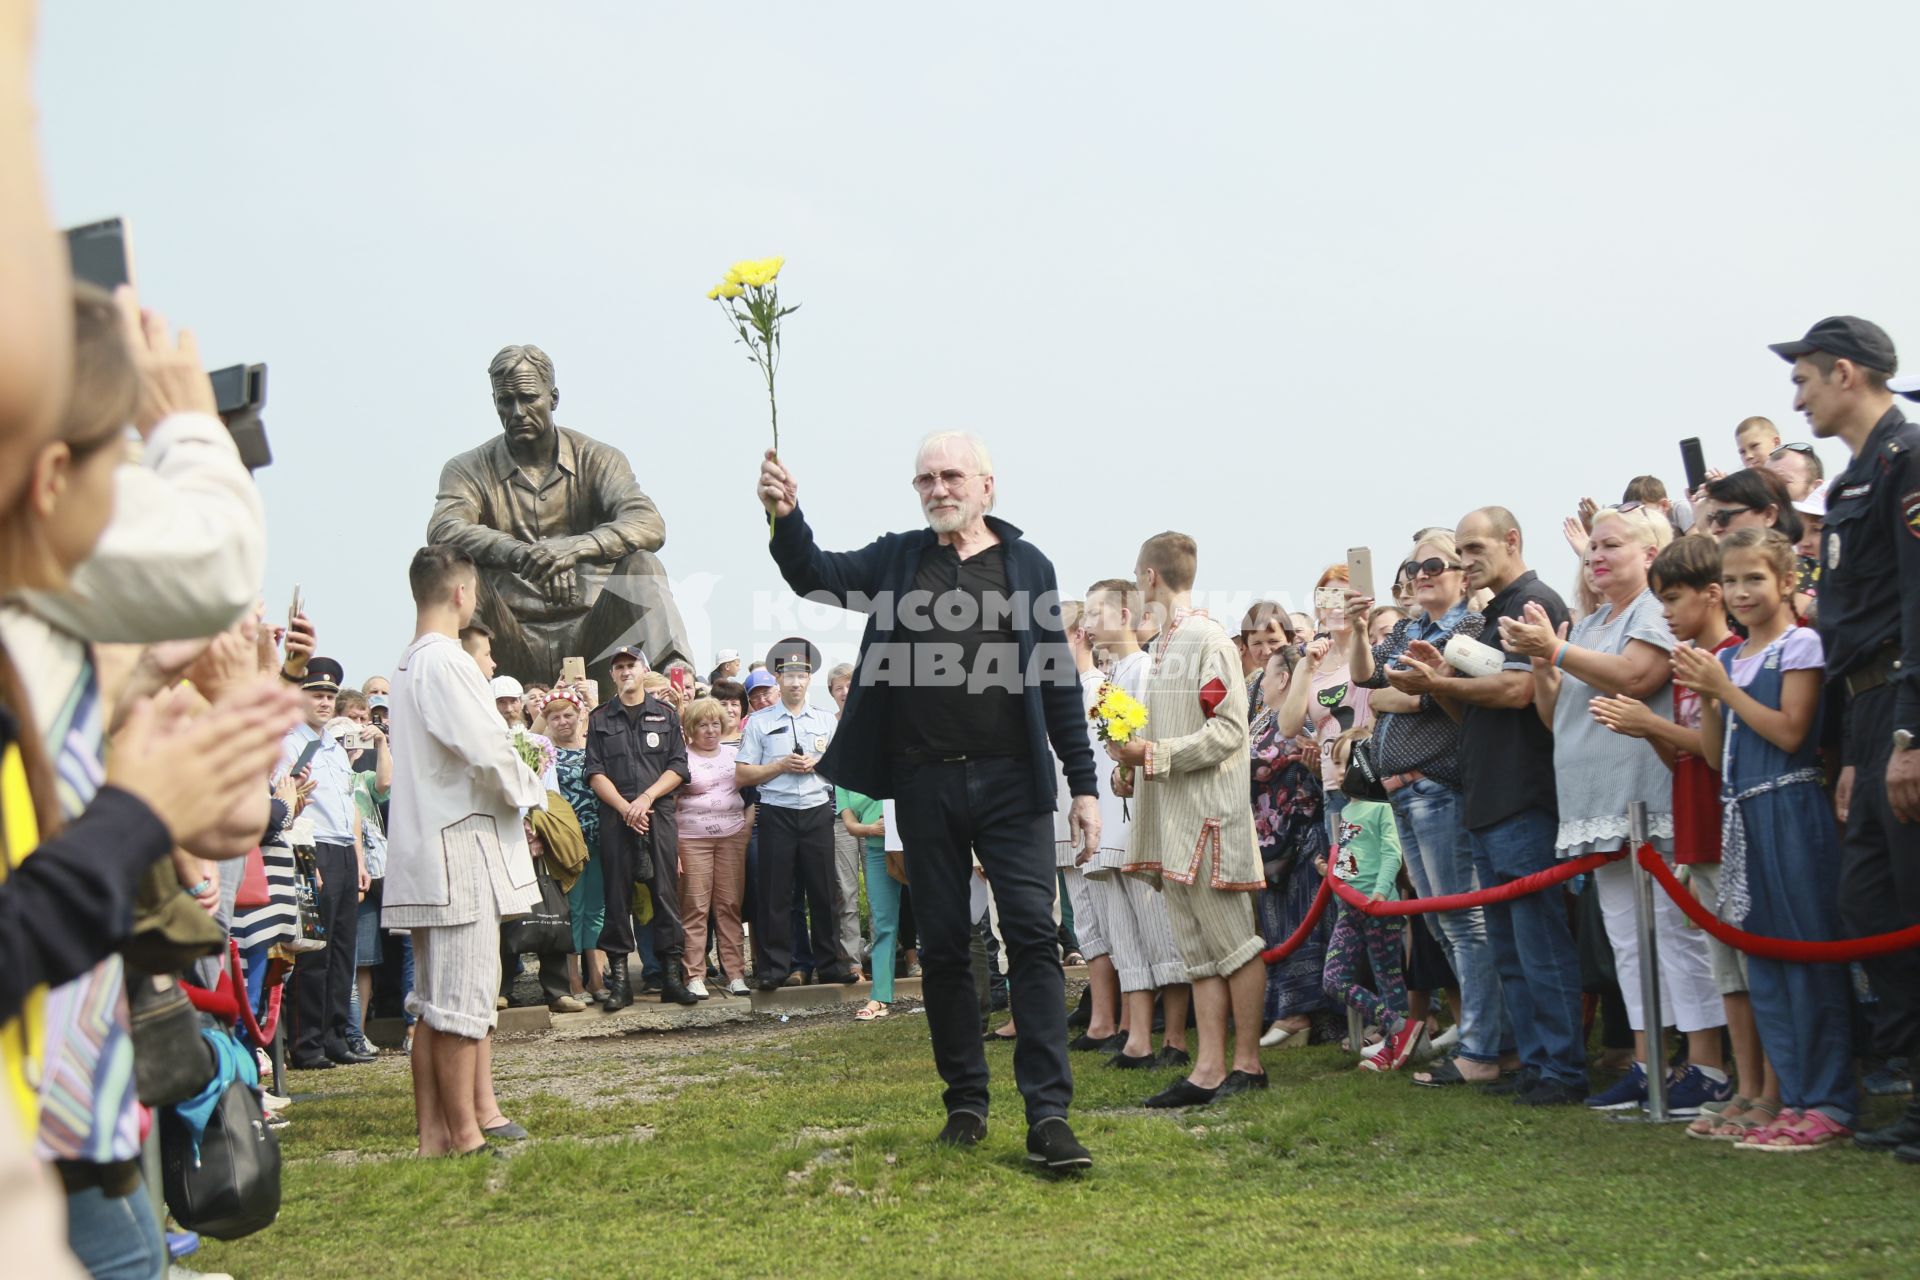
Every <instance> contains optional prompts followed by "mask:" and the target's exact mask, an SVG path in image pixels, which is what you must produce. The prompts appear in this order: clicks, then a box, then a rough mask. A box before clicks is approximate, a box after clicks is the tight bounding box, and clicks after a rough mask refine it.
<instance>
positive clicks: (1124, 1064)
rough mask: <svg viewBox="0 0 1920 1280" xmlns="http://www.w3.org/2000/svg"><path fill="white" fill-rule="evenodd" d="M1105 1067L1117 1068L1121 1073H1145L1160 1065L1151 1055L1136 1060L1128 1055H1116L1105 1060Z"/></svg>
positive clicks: (1157, 1059)
mask: <svg viewBox="0 0 1920 1280" xmlns="http://www.w3.org/2000/svg"><path fill="white" fill-rule="evenodd" d="M1107 1065H1108V1066H1110V1067H1118V1068H1120V1069H1121V1070H1122V1071H1146V1070H1149V1069H1151V1068H1153V1067H1156V1066H1158V1065H1160V1059H1159V1058H1157V1057H1155V1056H1154V1055H1153V1054H1151V1053H1147V1054H1142V1055H1141V1056H1140V1057H1138V1058H1136V1057H1134V1056H1133V1055H1132V1054H1130V1053H1116V1054H1114V1055H1113V1056H1112V1057H1111V1058H1108V1059H1107Z"/></svg>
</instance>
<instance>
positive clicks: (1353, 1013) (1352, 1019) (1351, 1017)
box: [1347, 1005, 1367, 1058]
mask: <svg viewBox="0 0 1920 1280" xmlns="http://www.w3.org/2000/svg"><path fill="white" fill-rule="evenodd" d="M1366 1031H1367V1028H1366V1026H1365V1024H1364V1023H1363V1022H1362V1020H1361V1017H1360V1011H1359V1010H1358V1009H1356V1008H1354V1007H1353V1006H1352V1005H1348V1006H1347V1043H1348V1044H1350V1045H1352V1046H1353V1056H1354V1057H1356V1058H1358V1057H1361V1053H1360V1051H1361V1050H1362V1049H1364V1048H1366V1047H1367V1042H1366V1041H1365V1040H1364V1039H1362V1038H1361V1037H1363V1036H1364V1035H1366Z"/></svg>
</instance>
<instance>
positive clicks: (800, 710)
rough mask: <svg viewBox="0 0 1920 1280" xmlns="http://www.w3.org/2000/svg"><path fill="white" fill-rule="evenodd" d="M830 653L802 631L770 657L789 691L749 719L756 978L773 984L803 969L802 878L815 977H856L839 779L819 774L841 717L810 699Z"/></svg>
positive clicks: (744, 779)
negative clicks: (843, 879) (836, 796)
mask: <svg viewBox="0 0 1920 1280" xmlns="http://www.w3.org/2000/svg"><path fill="white" fill-rule="evenodd" d="M819 667H820V651H819V650H818V649H816V648H814V647H813V645H812V644H811V643H809V642H808V641H806V640H805V639H802V638H801V637H798V636H794V637H790V638H788V639H786V640H782V641H781V642H780V643H779V644H777V645H775V646H774V647H773V650H772V652H770V653H769V654H768V655H767V669H768V670H769V671H771V672H773V673H774V678H775V679H776V680H777V681H778V682H779V685H780V698H779V701H777V702H775V703H774V704H773V705H772V706H770V707H764V708H762V709H761V710H759V711H756V712H754V713H753V714H752V715H751V716H748V717H747V723H746V728H745V730H744V731H743V732H742V734H741V738H740V753H739V755H738V756H737V757H736V758H735V762H734V770H733V776H734V780H735V781H736V782H738V783H739V784H740V785H741V786H742V787H755V788H757V789H758V790H759V794H760V808H759V836H758V844H759V855H760V856H759V877H760V878H759V883H758V884H756V885H755V886H754V919H753V964H754V970H753V976H754V981H755V982H756V983H757V984H758V985H759V987H760V989H761V990H762V991H772V990H773V989H774V988H776V987H778V986H780V985H781V984H783V983H784V982H786V980H787V975H788V974H789V973H791V972H792V970H793V925H792V918H791V913H792V907H793V894H794V889H795V886H796V884H798V885H799V886H800V887H801V888H802V889H803V890H804V892H805V895H806V899H807V906H808V913H809V916H810V919H809V922H808V926H807V933H808V936H809V939H810V941H811V943H812V947H813V955H814V964H815V968H814V977H815V979H816V980H817V981H820V982H851V981H852V980H853V969H854V966H853V958H852V957H851V956H848V955H845V954H843V953H842V952H841V950H840V943H839V940H838V937H837V933H838V931H837V930H836V928H835V927H834V922H835V920H836V919H837V918H838V914H839V912H838V904H837V903H836V902H835V901H834V898H835V879H834V868H833V784H832V783H831V782H829V781H828V780H827V779H826V777H825V776H824V775H822V774H820V773H818V772H816V771H815V766H817V765H818V764H819V763H820V757H821V756H823V755H825V754H826V752H827V744H829V743H830V742H832V741H833V731H834V727H835V725H836V724H838V721H837V720H836V719H835V717H834V715H833V713H832V712H830V711H823V710H821V709H820V708H819V707H816V706H813V705H812V704H810V703H809V702H808V701H807V687H808V686H809V685H810V684H811V683H812V681H813V673H814V672H815V671H817V670H818V669H819Z"/></svg>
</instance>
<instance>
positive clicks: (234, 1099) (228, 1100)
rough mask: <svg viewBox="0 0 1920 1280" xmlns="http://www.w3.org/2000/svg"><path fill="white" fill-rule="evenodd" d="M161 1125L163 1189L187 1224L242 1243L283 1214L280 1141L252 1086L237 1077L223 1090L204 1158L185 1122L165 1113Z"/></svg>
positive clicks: (203, 1138) (204, 1137)
mask: <svg viewBox="0 0 1920 1280" xmlns="http://www.w3.org/2000/svg"><path fill="white" fill-rule="evenodd" d="M160 1125H161V1128H160V1170H161V1186H162V1187H163V1188H164V1189H165V1191H166V1197H167V1208H168V1209H170V1210H172V1212H173V1216H174V1219H175V1221H177V1222H178V1223H179V1224H180V1226H181V1227H183V1228H184V1229H186V1230H188V1231H197V1232H199V1233H200V1234H201V1235H203V1236H211V1237H213V1238H214V1239H215V1240H237V1239H239V1238H240V1237H241V1236H247V1235H252V1234H253V1233H254V1232H256V1231H260V1230H263V1229H265V1228H266V1227H270V1226H272V1225H273V1220H274V1219H275V1218H277V1217H278V1216H279V1215H280V1140H279V1139H278V1138H276V1137H274V1135H273V1130H271V1129H269V1128H267V1120H266V1116H265V1115H263V1114H262V1113H261V1110H260V1098H259V1095H257V1094H256V1093H255V1092H254V1090H253V1088H252V1086H250V1085H249V1084H247V1082H246V1081H245V1080H240V1079H236V1080H234V1081H233V1082H232V1083H230V1084H229V1085H227V1087H226V1089H225V1091H224V1092H222V1093H221V1095H220V1101H218V1102H217V1103H215V1104H214V1107H213V1115H212V1116H211V1117H210V1118H209V1119H208V1120H207V1127H206V1130H205V1132H203V1133H202V1134H201V1135H200V1154H199V1158H198V1159H195V1157H194V1152H193V1138H192V1135H191V1133H190V1131H189V1130H188V1129H187V1126H186V1124H185V1123H184V1122H183V1121H181V1120H180V1119H179V1117H177V1116H176V1115H174V1114H173V1113H172V1112H171V1111H168V1112H164V1113H162V1117H161V1121H160Z"/></svg>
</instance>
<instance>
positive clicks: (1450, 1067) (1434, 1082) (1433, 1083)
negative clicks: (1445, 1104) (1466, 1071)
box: [1413, 1058, 1498, 1089]
mask: <svg viewBox="0 0 1920 1280" xmlns="http://www.w3.org/2000/svg"><path fill="white" fill-rule="evenodd" d="M1495 1079H1498V1077H1495ZM1413 1082H1414V1083H1415V1084H1417V1085H1419V1086H1420V1087H1421V1088H1422V1089H1444V1088H1446V1087H1447V1086H1448V1085H1453V1084H1492V1083H1493V1081H1492V1080H1469V1079H1468V1078H1467V1077H1465V1076H1463V1075H1461V1074H1460V1064H1459V1062H1458V1061H1457V1060H1456V1059H1453V1058H1448V1059H1447V1060H1446V1061H1445V1062H1442V1063H1441V1064H1440V1065H1439V1066H1437V1067H1435V1068H1434V1069H1433V1070H1431V1071H1422V1072H1420V1073H1418V1074H1416V1075H1415V1076H1414V1077H1413Z"/></svg>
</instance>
